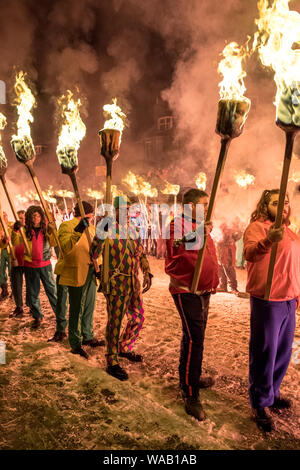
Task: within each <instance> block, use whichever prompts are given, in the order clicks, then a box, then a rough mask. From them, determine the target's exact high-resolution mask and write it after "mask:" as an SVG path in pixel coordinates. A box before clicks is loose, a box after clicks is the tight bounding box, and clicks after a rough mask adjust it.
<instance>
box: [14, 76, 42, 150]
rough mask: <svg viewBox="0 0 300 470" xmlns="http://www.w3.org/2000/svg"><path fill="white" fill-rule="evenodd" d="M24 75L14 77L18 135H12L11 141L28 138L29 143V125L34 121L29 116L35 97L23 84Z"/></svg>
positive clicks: (30, 115) (31, 116)
mask: <svg viewBox="0 0 300 470" xmlns="http://www.w3.org/2000/svg"><path fill="white" fill-rule="evenodd" d="M25 77H26V74H25V73H24V72H22V71H20V72H19V74H18V75H17V76H16V82H15V86H14V89H15V93H16V95H17V98H16V100H15V103H16V106H17V112H18V115H19V118H18V121H17V130H18V135H14V136H13V137H12V138H13V139H24V138H28V139H29V140H30V141H31V143H32V140H31V130H30V123H32V122H33V121H34V119H33V115H32V114H31V110H32V108H33V106H34V105H35V103H36V101H35V97H34V96H33V94H32V92H31V90H30V88H29V87H28V85H27V84H26V83H25Z"/></svg>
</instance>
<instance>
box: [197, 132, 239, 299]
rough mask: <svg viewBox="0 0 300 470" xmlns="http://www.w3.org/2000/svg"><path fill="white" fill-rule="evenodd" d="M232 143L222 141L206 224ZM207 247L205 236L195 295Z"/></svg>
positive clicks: (199, 261) (210, 214)
mask: <svg viewBox="0 0 300 470" xmlns="http://www.w3.org/2000/svg"><path fill="white" fill-rule="evenodd" d="M230 143H231V139H230V138H224V139H222V140H221V149H220V154H219V160H218V163H217V168H216V173H215V177H214V182H213V187H212V191H211V195H210V199H209V204H208V209H207V214H206V217H205V222H210V221H211V217H212V213H213V209H214V205H215V199H216V195H217V190H218V187H219V182H220V179H221V175H222V172H223V170H224V166H225V162H226V157H227V152H228V148H229V145H230ZM204 230H205V229H204ZM204 234H205V232H204ZM206 245H207V236H206V235H204V243H203V246H202V248H201V249H200V250H199V253H198V258H197V262H196V266H195V271H194V276H193V281H192V285H191V292H192V293H193V294H195V292H196V291H197V287H198V282H199V278H200V275H201V271H202V266H203V260H204V254H205V250H206Z"/></svg>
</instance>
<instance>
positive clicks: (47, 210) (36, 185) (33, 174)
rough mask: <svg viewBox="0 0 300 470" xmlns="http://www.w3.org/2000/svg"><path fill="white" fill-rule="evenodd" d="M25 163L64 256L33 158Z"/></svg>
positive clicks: (61, 253)
mask: <svg viewBox="0 0 300 470" xmlns="http://www.w3.org/2000/svg"><path fill="white" fill-rule="evenodd" d="M25 165H26V166H27V168H28V171H29V173H30V176H31V178H32V180H33V183H34V186H35V189H36V192H37V193H38V196H39V198H40V201H41V204H42V207H43V209H44V212H45V214H46V217H47V219H48V222H49V223H51V224H53V235H54V238H55V241H56V243H57V246H58V248H59V251H60V256H61V257H62V255H63V252H62V248H61V245H60V241H59V239H58V235H57V230H56V228H54V227H55V224H54V221H53V218H52V215H51V213H50V211H49V209H48V206H47V204H46V201H45V199H44V196H43V192H42V189H41V187H40V184H39V181H38V179H37V176H36V174H35V171H34V168H33V161H32V160H29V161H27V162H26V163H25Z"/></svg>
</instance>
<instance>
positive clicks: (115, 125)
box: [103, 98, 126, 135]
mask: <svg viewBox="0 0 300 470" xmlns="http://www.w3.org/2000/svg"><path fill="white" fill-rule="evenodd" d="M112 101H113V103H112V104H105V105H104V106H103V111H104V115H105V117H109V116H110V119H107V120H106V121H105V123H104V127H103V128H104V129H115V130H117V131H120V132H121V135H122V132H123V129H124V119H125V118H126V114H124V113H123V112H122V110H121V108H120V106H118V105H117V98H114V99H113V100H112Z"/></svg>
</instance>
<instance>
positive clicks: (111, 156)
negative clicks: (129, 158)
mask: <svg viewBox="0 0 300 470" xmlns="http://www.w3.org/2000/svg"><path fill="white" fill-rule="evenodd" d="M99 136H100V145H101V155H102V156H103V157H104V158H105V160H106V161H108V160H111V161H113V160H116V159H117V158H118V156H119V151H120V140H121V132H120V131H119V130H117V129H102V130H101V131H99Z"/></svg>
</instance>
